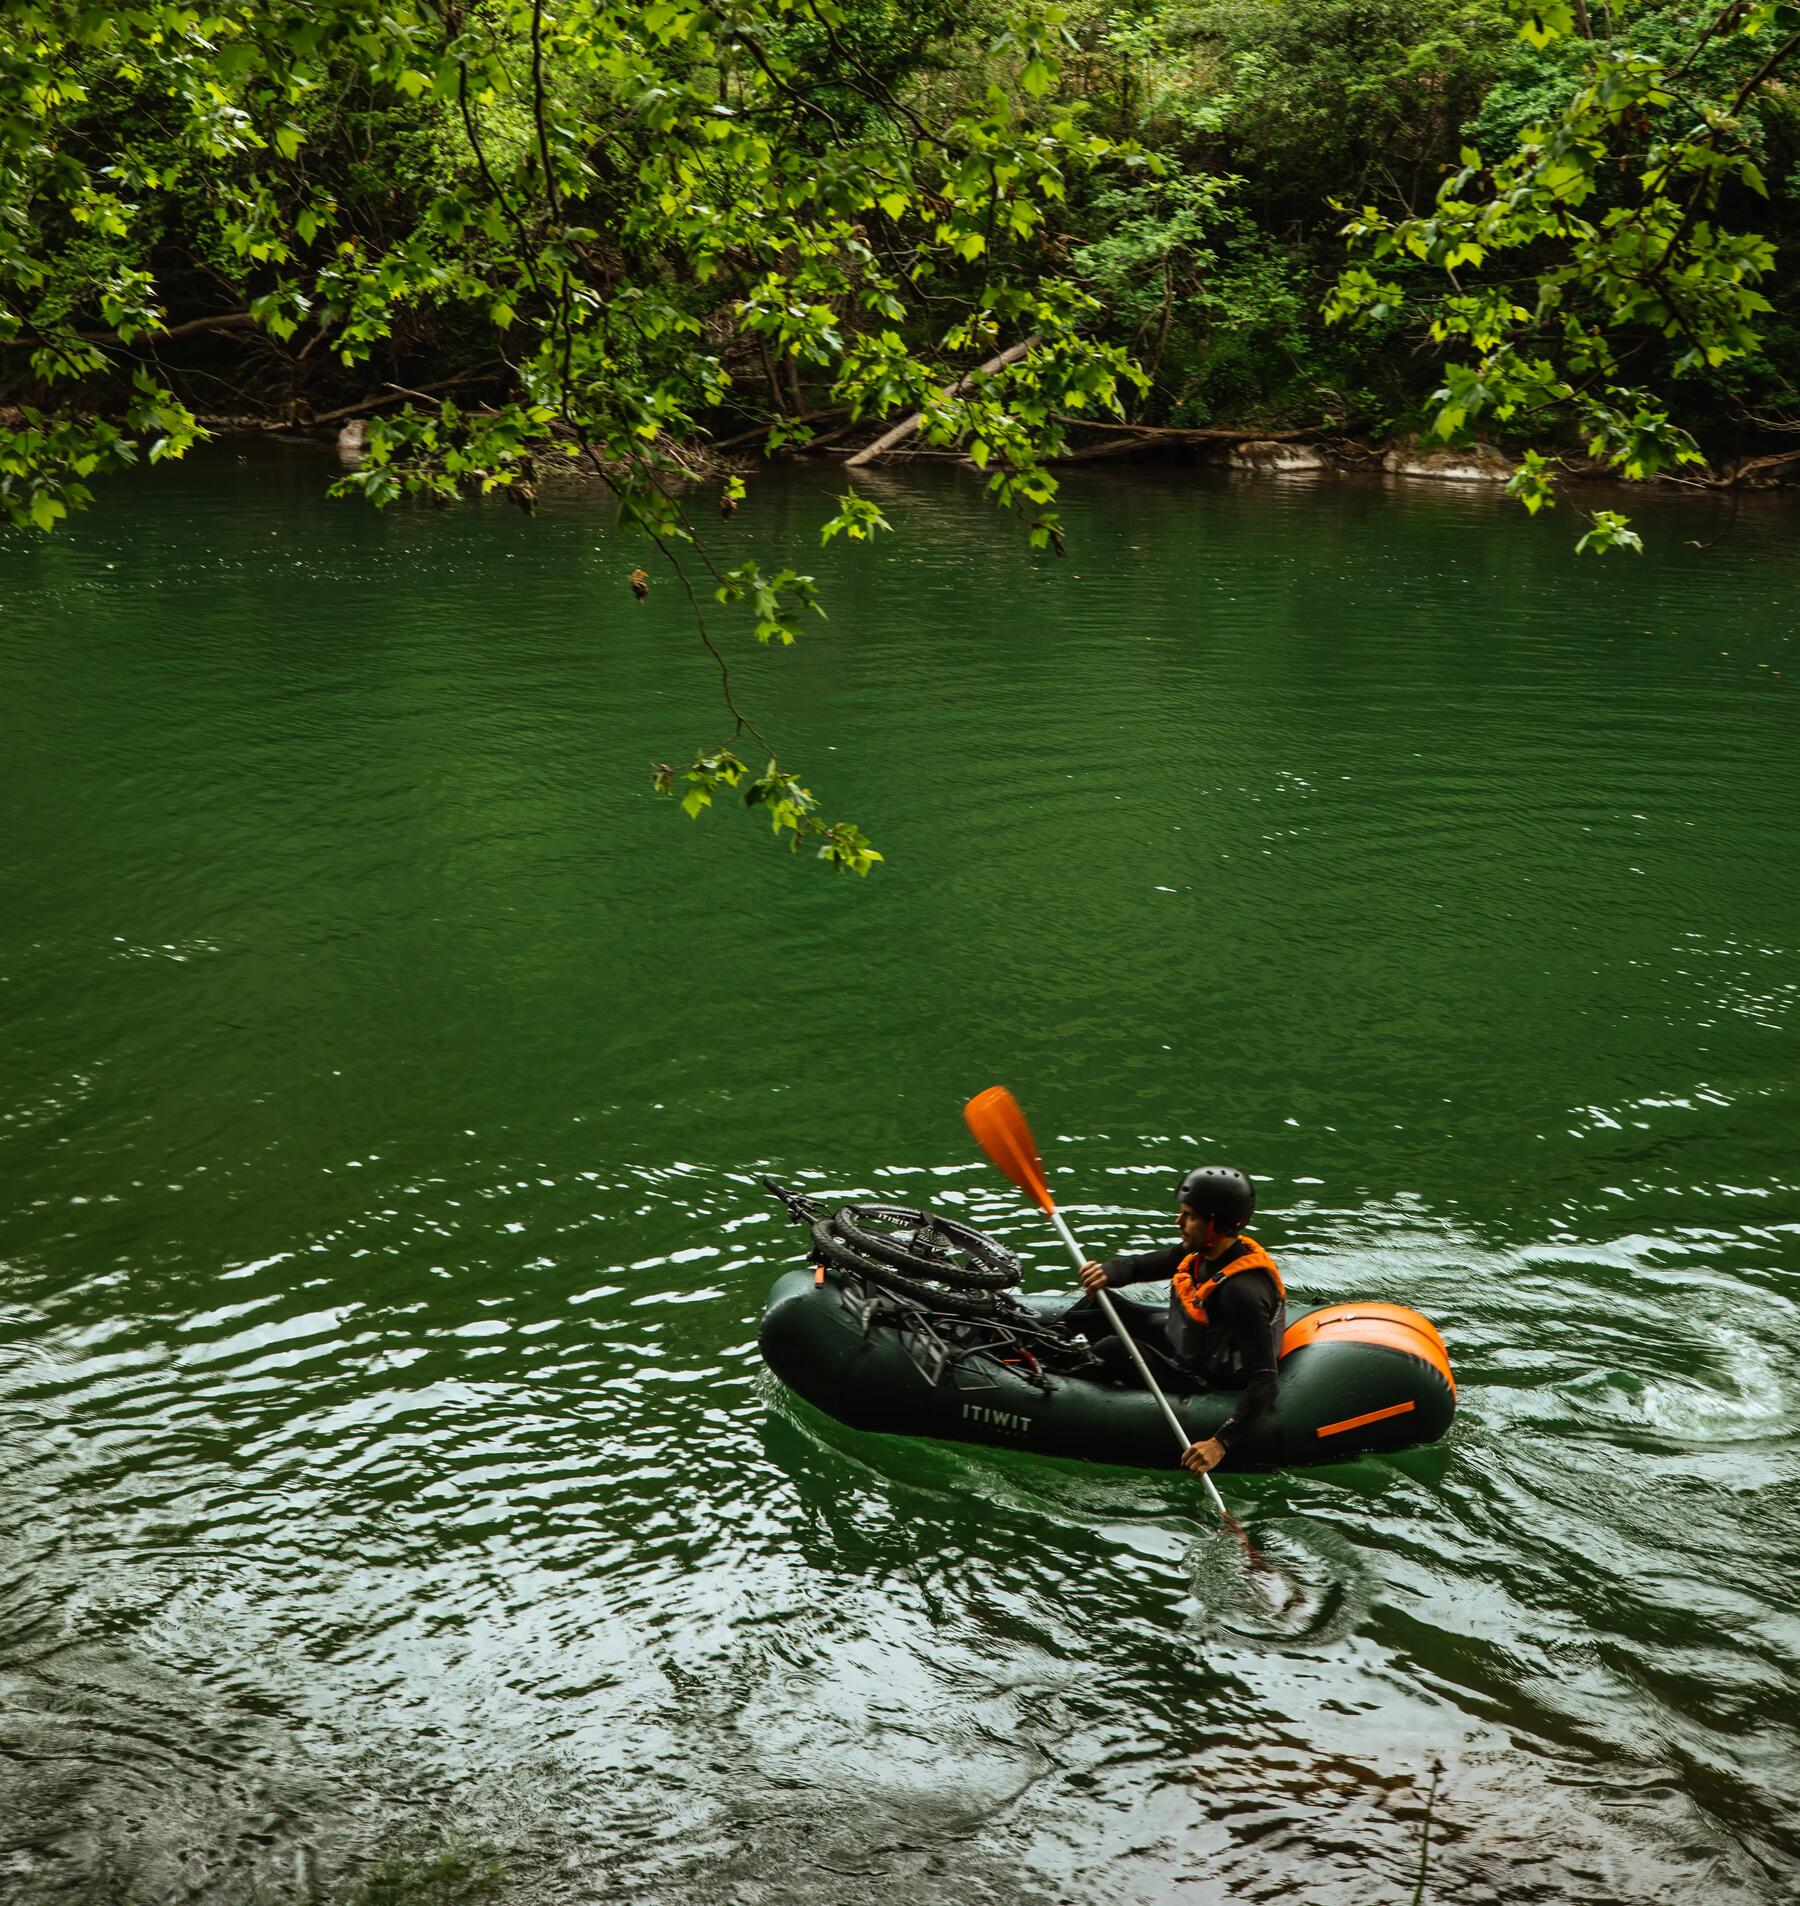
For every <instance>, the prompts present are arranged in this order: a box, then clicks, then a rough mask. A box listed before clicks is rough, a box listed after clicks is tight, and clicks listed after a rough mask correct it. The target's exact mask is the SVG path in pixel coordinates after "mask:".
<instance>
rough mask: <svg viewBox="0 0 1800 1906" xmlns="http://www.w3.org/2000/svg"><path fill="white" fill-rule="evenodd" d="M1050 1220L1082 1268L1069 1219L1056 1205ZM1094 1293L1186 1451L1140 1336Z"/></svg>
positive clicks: (1220, 1503)
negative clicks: (1148, 1361)
mask: <svg viewBox="0 0 1800 1906" xmlns="http://www.w3.org/2000/svg"><path fill="white" fill-rule="evenodd" d="M1050 1222H1051V1223H1052V1224H1053V1225H1055V1226H1056V1231H1057V1235H1058V1236H1059V1237H1060V1238H1061V1239H1062V1241H1063V1243H1065V1244H1066V1245H1067V1246H1068V1247H1069V1255H1070V1256H1071V1257H1072V1258H1073V1259H1074V1260H1075V1267H1076V1269H1077V1270H1079V1269H1080V1268H1081V1266H1082V1265H1084V1264H1085V1263H1086V1262H1087V1261H1088V1256H1087V1253H1086V1252H1085V1251H1084V1250H1083V1249H1082V1248H1081V1246H1080V1245H1079V1244H1077V1243H1076V1242H1075V1233H1074V1232H1073V1231H1071V1230H1070V1229H1069V1225H1068V1220H1067V1219H1066V1218H1064V1216H1063V1214H1062V1213H1061V1212H1060V1211H1058V1210H1057V1209H1056V1207H1055V1206H1054V1205H1052V1206H1051V1208H1050ZM1094 1295H1095V1296H1096V1297H1097V1298H1099V1300H1100V1308H1101V1309H1102V1310H1103V1311H1104V1312H1105V1313H1106V1321H1107V1322H1108V1323H1109V1324H1111V1325H1112V1327H1113V1329H1114V1330H1115V1331H1116V1332H1117V1333H1118V1338H1119V1341H1120V1343H1122V1344H1123V1345H1124V1346H1125V1348H1126V1349H1127V1350H1129V1351H1130V1352H1131V1360H1132V1362H1133V1363H1135V1364H1136V1365H1137V1367H1138V1375H1139V1376H1141V1377H1142V1378H1143V1379H1144V1388H1145V1389H1147V1390H1148V1391H1149V1392H1150V1394H1151V1395H1152V1396H1153V1397H1155V1398H1156V1401H1157V1404H1158V1406H1159V1407H1160V1408H1161V1410H1162V1413H1163V1415H1164V1417H1165V1418H1166V1419H1167V1421H1168V1425H1169V1427H1170V1429H1172V1430H1173V1431H1174V1432H1175V1441H1176V1443H1177V1445H1178V1446H1179V1447H1180V1448H1181V1449H1182V1450H1183V1451H1185V1450H1186V1449H1187V1448H1188V1447H1189V1445H1190V1444H1192V1442H1193V1441H1194V1438H1193V1437H1191V1436H1190V1435H1189V1434H1188V1433H1187V1431H1186V1430H1184V1429H1183V1428H1182V1427H1181V1418H1180V1417H1178V1416H1177V1415H1176V1414H1175V1412H1174V1411H1173V1410H1172V1409H1171V1408H1170V1407H1169V1399H1168V1398H1167V1397H1166V1396H1164V1395H1163V1393H1162V1386H1161V1385H1160V1384H1159V1383H1158V1382H1157V1380H1156V1378H1155V1377H1154V1376H1152V1375H1151V1373H1150V1366H1149V1364H1147V1363H1146V1362H1145V1361H1144V1353H1143V1352H1142V1351H1141V1350H1140V1349H1139V1348H1138V1345H1137V1339H1136V1338H1135V1337H1134V1336H1133V1335H1132V1334H1131V1332H1130V1331H1129V1330H1127V1329H1126V1328H1125V1326H1124V1324H1123V1323H1122V1322H1121V1321H1120V1318H1119V1313H1118V1312H1117V1311H1116V1310H1114V1309H1113V1301H1112V1299H1111V1298H1110V1297H1109V1296H1107V1294H1106V1292H1105V1291H1095V1293H1094ZM1200 1480H1201V1481H1202V1482H1203V1483H1205V1484H1206V1493H1207V1494H1208V1495H1209V1496H1211V1497H1212V1499H1213V1506H1214V1507H1215V1508H1216V1509H1217V1510H1218V1512H1219V1514H1220V1515H1222V1516H1224V1517H1225V1519H1226V1520H1227V1521H1228V1522H1229V1521H1230V1520H1231V1516H1230V1512H1229V1511H1228V1510H1227V1509H1226V1507H1225V1498H1224V1497H1223V1496H1221V1495H1220V1494H1219V1488H1218V1484H1217V1483H1215V1482H1214V1481H1213V1479H1212V1478H1211V1477H1210V1476H1202V1477H1201V1478H1200Z"/></svg>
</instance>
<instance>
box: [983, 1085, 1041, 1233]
mask: <svg viewBox="0 0 1800 1906" xmlns="http://www.w3.org/2000/svg"><path fill="white" fill-rule="evenodd" d="M963 1117H964V1118H966V1119H967V1120H968V1121H969V1130H970V1131H971V1132H973V1133H974V1134H975V1143H976V1144H977V1145H979V1146H980V1147H981V1149H982V1150H983V1151H984V1152H986V1153H987V1155H988V1156H989V1157H990V1158H991V1159H992V1160H993V1161H994V1163H995V1164H996V1165H998V1166H999V1167H1000V1169H1001V1170H1002V1171H1003V1172H1005V1173H1006V1175H1007V1177H1009V1178H1010V1179H1011V1180H1012V1181H1013V1183H1014V1184H1015V1185H1017V1186H1018V1187H1019V1189H1020V1190H1021V1191H1022V1192H1024V1193H1025V1195H1026V1196H1027V1197H1028V1198H1032V1199H1034V1200H1035V1201H1036V1202H1037V1203H1038V1204H1039V1205H1041V1206H1042V1207H1043V1209H1044V1210H1046V1211H1054V1210H1055V1209H1056V1200H1055V1199H1054V1198H1052V1197H1051V1195H1050V1187H1049V1185H1047V1184H1046V1183H1045V1182H1044V1166H1043V1161H1042V1160H1041V1159H1040V1158H1039V1157H1038V1148H1037V1143H1036V1141H1035V1140H1034V1139H1033V1138H1032V1136H1031V1127H1030V1126H1029V1125H1027V1124H1026V1123H1025V1114H1024V1113H1023V1112H1021V1111H1020V1110H1019V1101H1018V1100H1017V1099H1015V1098H1014V1097H1013V1095H1012V1094H1011V1093H1010V1092H1009V1091H1007V1089H1006V1087H1005V1086H1003V1085H990V1086H989V1087H988V1089H987V1090H986V1091H985V1092H977V1093H976V1094H975V1096H974V1097H973V1098H972V1099H971V1100H970V1101H969V1102H968V1104H967V1105H965V1106H964V1107H963Z"/></svg>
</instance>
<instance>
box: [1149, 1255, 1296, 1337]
mask: <svg viewBox="0 0 1800 1906" xmlns="http://www.w3.org/2000/svg"><path fill="white" fill-rule="evenodd" d="M1238 1243H1239V1244H1240V1245H1241V1246H1242V1247H1243V1248H1242V1250H1240V1251H1239V1252H1238V1253H1237V1255H1236V1256H1235V1257H1233V1258H1231V1259H1230V1261H1229V1262H1228V1263H1225V1264H1222V1265H1220V1266H1219V1268H1218V1269H1217V1270H1215V1271H1213V1272H1212V1273H1211V1275H1210V1276H1208V1275H1207V1265H1206V1260H1205V1258H1203V1257H1202V1256H1201V1254H1200V1253H1199V1252H1198V1251H1190V1252H1189V1253H1188V1255H1187V1256H1186V1257H1184V1258H1183V1259H1182V1260H1181V1262H1180V1264H1179V1265H1178V1266H1177V1267H1176V1270H1175V1277H1174V1289H1175V1296H1176V1299H1177V1300H1178V1301H1179V1303H1180V1305H1181V1308H1182V1309H1183V1310H1185V1311H1186V1312H1187V1314H1188V1315H1189V1316H1190V1317H1191V1318H1192V1319H1193V1320H1194V1322H1195V1323H1197V1324H1206V1323H1207V1322H1208V1321H1209V1319H1208V1317H1207V1315H1206V1300H1207V1299H1208V1298H1209V1297H1210V1296H1211V1295H1212V1294H1213V1292H1214V1291H1216V1290H1217V1289H1218V1288H1219V1286H1220V1285H1221V1284H1223V1283H1224V1281H1225V1280H1226V1278H1228V1277H1236V1276H1237V1275H1238V1273H1239V1272H1240V1271H1267V1272H1268V1273H1269V1275H1270V1277H1272V1278H1273V1279H1274V1280H1275V1295H1276V1296H1277V1297H1279V1298H1280V1299H1281V1300H1282V1301H1283V1302H1284V1303H1285V1302H1286V1301H1287V1286H1286V1285H1285V1284H1284V1283H1282V1281H1281V1273H1280V1272H1279V1271H1278V1270H1277V1269H1276V1268H1275V1260H1274V1259H1273V1258H1272V1257H1271V1256H1270V1255H1269V1254H1268V1252H1267V1251H1265V1250H1264V1249H1263V1248H1262V1246H1261V1245H1260V1244H1258V1243H1257V1241H1256V1240H1255V1239H1254V1238H1251V1237H1239V1239H1238ZM1201 1279H1204V1282H1202V1281H1201Z"/></svg>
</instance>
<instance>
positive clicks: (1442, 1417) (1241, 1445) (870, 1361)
mask: <svg viewBox="0 0 1800 1906" xmlns="http://www.w3.org/2000/svg"><path fill="white" fill-rule="evenodd" d="M852 1209H854V1208H852ZM798 1215H801V1216H802V1218H803V1221H804V1220H805V1219H806V1218H809V1217H810V1216H811V1215H812V1214H811V1213H810V1212H807V1213H801V1214H798ZM840 1215H841V1214H840ZM966 1235H968V1236H971V1237H972V1236H976V1235H977V1234H973V1233H969V1234H966ZM838 1242H839V1241H838V1240H835V1239H834V1237H833V1235H832V1233H831V1232H830V1231H828V1230H826V1229H825V1228H824V1227H823V1226H817V1225H815V1227H814V1246H815V1248H814V1256H815V1262H814V1263H813V1264H812V1265H810V1266H809V1267H807V1268H806V1269H803V1270H792V1271H789V1272H787V1273H785V1274H784V1275H783V1276H782V1277H780V1278H778V1279H777V1280H776V1283H775V1286H774V1288H773V1290H772V1291H771V1292H770V1293H769V1301H768V1305H767V1307H766V1308H765V1310H764V1312H763V1319H762V1329H761V1332H760V1336H759V1342H760V1345H761V1349H762V1354H763V1359H764V1361H765V1362H766V1363H767V1364H768V1366H769V1368H770V1369H771V1370H773V1371H774V1372H775V1374H776V1375H777V1376H778V1377H779V1378H780V1379H781V1381H782V1382H783V1383H785V1384H786V1385H787V1386H788V1388H789V1389H790V1390H793V1391H794V1392H795V1393H796V1394H797V1395H799V1396H802V1397H804V1398H805V1399H806V1401H807V1402H808V1403H810V1404H812V1405H813V1407H814V1408H815V1409H820V1410H823V1411H824V1412H825V1414H826V1415H827V1416H831V1417H835V1418H836V1419H837V1421H838V1422H840V1423H846V1424H848V1425H849V1426H850V1427H851V1428H852V1429H861V1430H878V1431H882V1432H885V1433H886V1434H889V1435H896V1436H937V1437H943V1438H946V1439H948V1440H950V1441H954V1442H960V1443H991V1444H999V1445H1003V1446H1005V1447H1007V1448H1011V1449H1027V1450H1034V1451H1036V1452H1037V1453H1038V1454H1040V1455H1044V1456H1070V1457H1075V1458H1078V1459H1080V1460H1082V1461H1085V1462H1095V1463H1117V1464H1121V1465H1127V1466H1130V1467H1133V1468H1139V1469H1168V1468H1172V1467H1174V1466H1175V1463H1176V1459H1177V1454H1178V1452H1177V1450H1176V1448H1175V1439H1174V1437H1173V1436H1172V1435H1171V1433H1170V1430H1169V1426H1168V1424H1167V1422H1166V1421H1165V1420H1164V1418H1163V1416H1162V1413H1161V1411H1160V1410H1158V1408H1157V1406H1156V1404H1155V1402H1154V1400H1153V1399H1152V1398H1151V1397H1150V1396H1149V1395H1148V1393H1147V1392H1145V1391H1144V1390H1143V1389H1142V1388H1141V1387H1139V1386H1137V1385H1136V1384H1132V1385H1125V1384H1119V1383H1114V1382H1110V1381H1108V1382H1099V1381H1096V1380H1095V1379H1093V1378H1092V1377H1088V1376H1084V1375H1082V1374H1080V1373H1079V1371H1078V1370H1071V1369H1067V1368H1064V1369H1058V1368H1056V1367H1054V1364H1055V1363H1056V1362H1057V1361H1065V1362H1066V1361H1067V1357H1066V1355H1063V1354H1061V1353H1062V1352H1064V1351H1066V1345H1061V1346H1059V1344H1058V1339H1057V1336H1056V1333H1055V1332H1054V1330H1053V1329H1052V1328H1050V1323H1051V1320H1052V1319H1053V1318H1054V1317H1056V1316H1057V1315H1058V1314H1060V1313H1061V1312H1062V1311H1064V1310H1066V1309H1067V1308H1068V1306H1069V1304H1070V1302H1071V1301H1072V1299H1071V1297H1070V1296H1069V1295H1068V1294H1067V1293H1064V1294H1061V1295H1054V1296H1043V1297H1022V1296H1018V1295H1016V1294H1014V1293H1013V1292H1011V1291H1006V1290H999V1291H990V1292H987V1293H983V1292H980V1291H977V1292H975V1293H973V1294H971V1293H969V1292H968V1291H967V1290H966V1289H965V1290H964V1291H962V1292H960V1293H957V1292H952V1293H950V1299H951V1301H953V1303H954V1306H955V1307H954V1308H953V1309H952V1310H951V1311H950V1312H948V1313H946V1312H945V1311H944V1310H942V1309H941V1308H940V1307H939V1305H938V1304H926V1303H923V1302H921V1301H920V1300H919V1298H918V1296H917V1295H916V1291H917V1286H916V1285H915V1286H914V1287H913V1288H912V1289H911V1290H908V1289H907V1288H905V1287H904V1285H903V1287H902V1288H900V1289H898V1290H897V1289H896V1288H894V1282H895V1280H890V1279H889V1278H888V1277H887V1276H885V1275H882V1274H878V1275H877V1276H875V1277H871V1276H870V1275H868V1259H867V1258H866V1256H864V1257H863V1258H862V1263H861V1266H860V1268H853V1267H852V1264H851V1263H850V1262H846V1261H833V1260H844V1259H845V1258H846V1257H847V1255H848V1254H847V1253H845V1252H844V1251H843V1250H842V1249H841V1248H833V1247H834V1244H836V1243H838ZM821 1245H823V1247H824V1248H821ZM821 1259H822V1260H825V1261H818V1260H821ZM914 1261H915V1262H916V1261H917V1260H916V1259H915V1260H914ZM1015 1275H1016V1271H1015ZM989 1281H990V1282H992V1279H991V1278H990V1280H989ZM1114 1301H1115V1302H1119V1301H1126V1302H1130V1301H1132V1300H1131V1299H1130V1298H1129V1297H1125V1296H1124V1294H1123V1293H1121V1294H1119V1295H1118V1296H1115V1299H1114ZM1053 1353H1056V1354H1053ZM1075 1354H1076V1355H1077V1356H1079V1355H1080V1354H1081V1353H1080V1352H1079V1351H1077V1352H1076V1353H1075ZM1168 1394H1169V1401H1170V1403H1171V1404H1172V1406H1173V1407H1174V1410H1175V1414H1176V1415H1177V1416H1178V1417H1179V1418H1180V1419H1181V1422H1182V1424H1183V1426H1184V1427H1185V1428H1186V1429H1187V1430H1188V1431H1189V1432H1190V1433H1191V1435H1192V1437H1193V1439H1194V1440H1195V1441H1199V1440H1201V1439H1202V1438H1204V1437H1207V1436H1210V1435H1211V1434H1212V1432H1213V1431H1214V1430H1215V1429H1216V1428H1217V1427H1218V1425H1219V1424H1221V1423H1222V1422H1224V1421H1225V1419H1226V1418H1227V1417H1228V1416H1229V1415H1230V1414H1231V1412H1232V1410H1233V1408H1234V1407H1235V1406H1236V1403H1237V1393H1236V1392H1234V1391H1228V1390H1214V1391H1196V1392H1187V1393H1183V1392H1181V1391H1178V1390H1170V1391H1169V1392H1168ZM1455 1414H1456V1383H1455V1379H1454V1378H1453V1376H1452V1375H1451V1371H1450V1361H1449V1358H1448V1357H1447V1356H1446V1355H1445V1352H1444V1342H1443V1339H1442V1337H1440V1336H1439V1335H1438V1333H1437V1330H1436V1329H1435V1328H1434V1327H1433V1325H1432V1324H1431V1323H1430V1322H1428V1321H1427V1320H1426V1319H1425V1318H1424V1317H1421V1316H1420V1315H1419V1314H1418V1312H1417V1311H1412V1310H1408V1309H1406V1308H1405V1307H1404V1306H1402V1305H1399V1304H1380V1303H1367V1304H1332V1305H1328V1306H1326V1307H1325V1308H1324V1309H1321V1310H1314V1311H1309V1312H1307V1313H1306V1315H1304V1316H1303V1317H1301V1318H1299V1319H1298V1320H1297V1321H1296V1322H1295V1323H1293V1324H1292V1325H1290V1326H1289V1328H1288V1332H1287V1336H1286V1338H1285V1339H1284V1340H1283V1344H1282V1352H1281V1394H1280V1397H1279V1399H1278V1400H1277V1402H1276V1403H1275V1405H1274V1406H1273V1407H1272V1408H1271V1409H1270V1410H1269V1411H1268V1412H1267V1413H1266V1414H1265V1415H1264V1416H1263V1417H1262V1418H1261V1420H1260V1421H1259V1422H1258V1423H1257V1424H1256V1426H1255V1428H1254V1429H1253V1430H1252V1431H1251V1432H1250V1433H1249V1434H1248V1435H1247V1436H1244V1437H1242V1438H1240V1439H1239V1441H1238V1442H1237V1444H1236V1446H1235V1447H1234V1448H1233V1450H1232V1452H1231V1455H1230V1456H1229V1457H1228V1458H1227V1459H1226V1461H1225V1463H1224V1464H1222V1465H1221V1467H1222V1468H1227V1469H1238V1470H1244V1469H1277V1468H1297V1467H1306V1466H1312V1465H1317V1464H1322V1463H1338V1462H1344V1461H1346V1460H1347V1459H1349V1458H1350V1457H1353V1456H1363V1455H1368V1454H1371V1453H1382V1452H1388V1451H1393V1450H1399V1449H1409V1448H1412V1447H1414V1446H1415V1445H1417V1444H1420V1443H1429V1442H1434V1441H1436V1439H1437V1438H1438V1437H1440V1436H1442V1435H1443V1434H1444V1432H1445V1431H1446V1430H1447V1429H1448V1428H1449V1427H1450V1423H1451V1420H1452V1418H1453V1417H1454V1416H1455Z"/></svg>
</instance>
